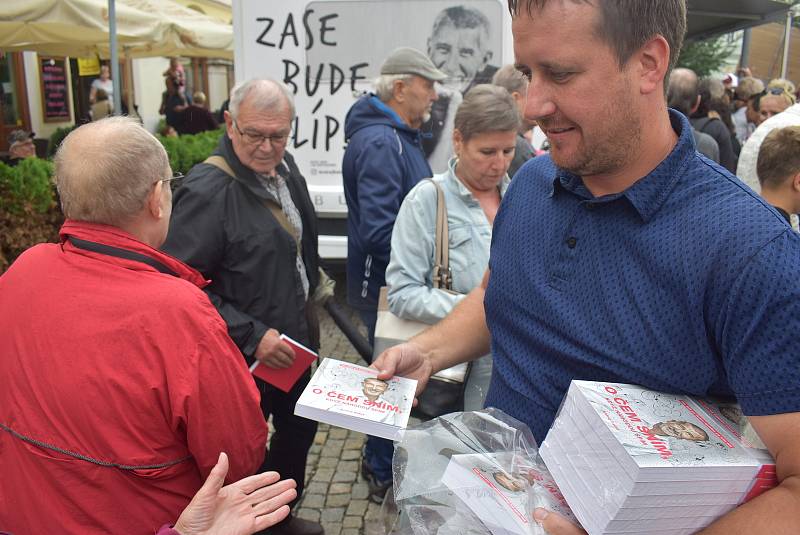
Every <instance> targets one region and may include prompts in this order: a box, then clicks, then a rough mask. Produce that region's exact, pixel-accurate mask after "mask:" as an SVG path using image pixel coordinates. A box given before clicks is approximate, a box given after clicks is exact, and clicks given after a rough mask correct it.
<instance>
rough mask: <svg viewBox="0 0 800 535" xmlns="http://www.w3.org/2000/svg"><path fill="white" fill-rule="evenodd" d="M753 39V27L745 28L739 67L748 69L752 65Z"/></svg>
mask: <svg viewBox="0 0 800 535" xmlns="http://www.w3.org/2000/svg"><path fill="white" fill-rule="evenodd" d="M751 39H752V29H750V28H745V30H744V35H743V36H742V53H741V55H740V56H739V68H740V69H746V68H747V67H749V66H750V41H751Z"/></svg>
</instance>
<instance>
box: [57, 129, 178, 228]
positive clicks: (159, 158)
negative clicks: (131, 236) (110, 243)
mask: <svg viewBox="0 0 800 535" xmlns="http://www.w3.org/2000/svg"><path fill="white" fill-rule="evenodd" d="M55 166H56V176H55V180H56V186H57V187H58V193H59V196H60V197H61V207H62V210H63V211H64V215H65V216H66V217H68V218H69V219H75V220H79V221H89V222H92V223H103V224H106V225H113V226H118V227H119V226H123V225H124V224H126V223H127V222H129V221H131V220H132V219H134V218H136V216H137V215H139V213H140V212H141V211H142V210H143V209H144V207H145V203H146V201H147V198H148V195H149V194H150V192H151V191H152V189H153V184H154V183H156V182H157V181H159V180H161V179H163V178H167V177H169V176H170V174H171V171H170V166H169V159H168V157H167V153H166V151H165V150H164V147H163V146H162V145H161V143H159V142H158V140H157V139H156V138H155V137H154V136H153V135H152V134H150V132H148V131H147V130H145V129H144V127H142V125H140V124H139V123H138V122H137V121H135V120H133V119H130V118H128V117H109V118H106V119H102V120H100V121H94V122H91V123H88V124H85V125H83V126H81V127H79V128H77V129H75V130H73V131H72V132H71V133H70V134H69V135H68V136H67V137H66V138H64V141H63V142H62V143H61V146H60V147H59V148H58V152H57V153H56V157H55Z"/></svg>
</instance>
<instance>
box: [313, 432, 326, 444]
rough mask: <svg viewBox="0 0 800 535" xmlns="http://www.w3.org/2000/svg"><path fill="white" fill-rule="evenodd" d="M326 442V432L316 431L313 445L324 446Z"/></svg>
mask: <svg viewBox="0 0 800 535" xmlns="http://www.w3.org/2000/svg"><path fill="white" fill-rule="evenodd" d="M326 440H328V433H327V432H326V431H317V434H316V435H315V436H314V444H325V441H326Z"/></svg>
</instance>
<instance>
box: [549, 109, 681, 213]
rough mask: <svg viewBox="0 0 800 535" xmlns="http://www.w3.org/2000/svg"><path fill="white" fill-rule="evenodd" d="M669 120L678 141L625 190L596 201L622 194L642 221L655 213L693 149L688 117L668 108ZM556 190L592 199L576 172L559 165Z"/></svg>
mask: <svg viewBox="0 0 800 535" xmlns="http://www.w3.org/2000/svg"><path fill="white" fill-rule="evenodd" d="M669 120H670V123H671V124H672V129H673V130H674V131H675V133H676V134H678V142H677V143H676V144H675V147H673V149H672V151H671V152H670V153H669V155H667V157H666V158H664V160H662V161H661V163H659V164H658V165H657V166H656V168H655V169H653V170H652V171H651V172H650V173H649V174H647V175H646V176H644V177H643V178H641V179H639V180H637V181H636V182H635V183H634V184H633V185H632V186H631V187H629V188H628V189H626V190H625V191H623V192H621V193H616V194H613V195H606V196H603V197H600V198H597V201H596V202H598V203H601V202H603V203H604V202H611V201H613V200H616V199H618V198H620V197H625V198H626V199H627V200H628V202H629V203H630V204H631V206H633V208H634V209H635V210H636V211H637V212H638V214H639V216H640V217H641V218H642V221H644V222H645V223H647V222H648V221H650V220H651V219H652V218H653V216H655V214H656V213H657V212H658V210H659V209H660V208H661V206H663V204H664V202H665V201H666V200H667V197H669V194H670V192H671V191H672V189H673V188H674V187H675V184H676V183H677V182H678V180H679V179H680V178H681V175H682V174H683V171H684V169H685V167H686V165H688V162H689V161H690V159H691V157H692V156H693V155H694V153H695V150H696V147H695V143H694V136H693V135H692V128H691V126H690V124H689V120H688V119H686V117H684V116H683V114H681V113H679V112H677V111H675V110H671V109H670V110H669ZM559 190H565V191H569V192H571V193H572V194H574V195H577V196H579V197H581V198H584V199H587V200H592V199H595V197H594V196H593V195H592V194H591V192H590V191H589V190H588V189H587V188H586V186H585V185H584V183H583V179H582V178H581V177H580V176H578V175H575V174H572V173H570V172H568V171H565V170H564V169H561V168H557V171H556V176H555V178H554V179H553V195H554V194H555V193H556V192H557V191H559Z"/></svg>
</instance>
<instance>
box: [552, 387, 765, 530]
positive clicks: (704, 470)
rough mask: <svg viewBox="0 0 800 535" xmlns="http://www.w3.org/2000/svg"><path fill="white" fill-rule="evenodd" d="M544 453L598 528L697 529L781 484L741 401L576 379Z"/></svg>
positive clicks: (580, 512)
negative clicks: (745, 415)
mask: <svg viewBox="0 0 800 535" xmlns="http://www.w3.org/2000/svg"><path fill="white" fill-rule="evenodd" d="M540 454H541V456H542V459H543V460H544V461H545V463H546V465H547V468H548V469H549V470H550V472H551V473H552V475H553V478H554V479H555V481H556V483H557V484H558V487H559V489H560V490H561V492H562V493H563V495H564V497H565V498H566V500H567V502H568V503H569V506H570V508H571V509H572V511H573V513H574V514H575V516H576V517H577V518H578V520H579V521H580V523H581V525H582V526H583V527H584V529H586V531H588V532H589V533H590V535H595V534H610V533H656V534H657V533H663V534H667V533H670V534H682V533H687V534H688V533H694V532H696V531H697V530H699V529H702V528H703V527H705V526H707V525H708V524H710V523H711V522H713V521H714V520H715V519H717V518H718V517H720V516H721V515H723V514H725V513H727V512H728V511H730V510H731V509H733V508H734V507H736V506H737V505H739V504H741V503H744V502H745V501H747V500H749V499H752V498H753V497H755V496H757V495H758V494H760V493H761V492H764V491H765V490H767V489H769V488H772V487H773V486H775V485H776V484H777V477H776V474H775V463H774V461H773V459H772V458H771V457H770V455H769V452H768V451H767V450H766V448H764V445H763V444H762V443H761V442H760V441H759V440H758V438H757V435H756V434H755V433H754V432H753V431H752V428H749V425H748V424H747V421H746V418H745V417H744V416H743V415H742V413H741V410H739V408H738V406H737V405H736V404H733V403H721V402H715V401H710V400H700V399H696V398H692V397H690V396H681V395H671V394H665V393H662V392H654V391H651V390H647V389H644V388H642V387H639V386H634V385H626V384H617V383H601V382H590V381H573V382H572V384H571V385H570V388H569V391H568V392H567V395H566V397H565V399H564V402H563V404H562V406H561V409H560V410H559V414H558V416H557V417H556V419H555V421H554V423H553V426H552V427H551V429H550V431H549V432H548V434H547V437H546V438H545V440H544V442H543V443H542V445H541V448H540Z"/></svg>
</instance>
